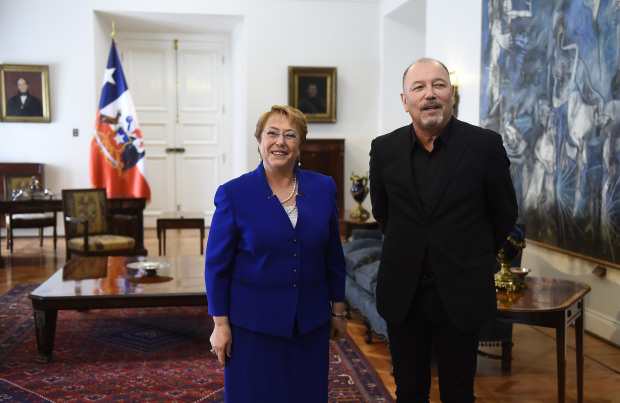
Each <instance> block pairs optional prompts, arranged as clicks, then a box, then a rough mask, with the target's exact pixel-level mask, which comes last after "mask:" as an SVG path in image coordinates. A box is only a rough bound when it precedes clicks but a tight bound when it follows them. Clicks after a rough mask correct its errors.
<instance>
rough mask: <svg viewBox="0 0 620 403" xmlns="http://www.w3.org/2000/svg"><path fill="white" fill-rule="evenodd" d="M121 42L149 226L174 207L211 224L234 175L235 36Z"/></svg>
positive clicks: (178, 211)
mask: <svg viewBox="0 0 620 403" xmlns="http://www.w3.org/2000/svg"><path fill="white" fill-rule="evenodd" d="M118 48H119V52H120V53H121V56H120V57H121V60H122V65H123V70H124V72H125V77H126V80H127V84H128V86H129V90H130V91H131V95H132V97H133V101H134V105H135V108H136V113H137V117H138V121H139V124H140V127H141V130H142V136H143V139H144V145H145V156H146V173H147V179H148V182H149V185H150V188H151V203H150V204H149V205H148V206H147V209H146V211H145V214H144V219H145V227H154V226H155V221H156V219H157V217H160V216H161V215H162V214H164V213H169V212H173V211H174V212H177V214H183V215H186V216H191V217H195V216H204V217H205V222H206V225H207V226H208V225H210V223H211V218H212V215H213V211H214V206H213V197H214V195H215V191H216V189H217V186H218V185H219V184H220V183H222V182H223V180H224V179H225V178H228V177H229V172H228V171H229V165H230V164H228V163H227V162H226V155H227V153H228V150H229V149H230V144H229V136H226V135H225V133H227V132H228V131H229V128H230V122H229V121H228V117H227V114H226V111H227V110H229V108H228V107H227V106H228V105H227V104H228V102H229V100H228V99H229V97H228V94H229V92H230V91H229V90H228V88H229V87H230V86H229V84H228V83H229V80H230V74H229V68H228V64H227V63H228V60H229V57H228V49H229V41H228V38H227V37H220V36H213V37H212V36H200V37H193V36H192V37H189V38H183V37H181V38H172V37H170V38H167V37H158V38H152V35H151V36H149V37H148V39H141V38H140V37H136V36H132V37H129V36H128V37H124V38H119V44H118Z"/></svg>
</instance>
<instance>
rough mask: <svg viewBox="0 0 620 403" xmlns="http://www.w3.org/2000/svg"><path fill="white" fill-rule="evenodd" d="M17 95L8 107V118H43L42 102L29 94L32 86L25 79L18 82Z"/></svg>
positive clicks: (8, 103)
mask: <svg viewBox="0 0 620 403" xmlns="http://www.w3.org/2000/svg"><path fill="white" fill-rule="evenodd" d="M16 84H17V94H16V95H15V96H13V97H12V98H11V99H9V101H8V102H7V105H6V115H7V116H43V104H42V103H41V100H40V99H39V98H37V97H35V96H34V95H31V94H30V93H29V92H28V88H29V86H30V84H29V83H28V80H26V79H25V78H24V77H20V78H18V79H17V81H16Z"/></svg>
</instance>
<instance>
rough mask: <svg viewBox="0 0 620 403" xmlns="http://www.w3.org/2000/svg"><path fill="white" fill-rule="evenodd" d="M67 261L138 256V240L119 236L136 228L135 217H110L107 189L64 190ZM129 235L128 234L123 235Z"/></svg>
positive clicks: (117, 215)
mask: <svg viewBox="0 0 620 403" xmlns="http://www.w3.org/2000/svg"><path fill="white" fill-rule="evenodd" d="M62 209H63V213H64V215H65V220H64V221H65V239H66V244H67V260H68V259H71V255H72V254H77V255H80V256H113V255H115V256H119V255H120V256H122V255H135V254H136V240H135V239H134V238H132V237H128V236H124V235H116V234H117V233H119V232H121V231H119V230H121V229H122V227H125V228H126V227H127V226H132V227H135V226H136V225H137V220H136V217H133V216H128V215H123V214H115V215H110V214H108V206H107V196H106V189H105V188H98V189H63V191H62ZM122 232H124V233H126V231H122Z"/></svg>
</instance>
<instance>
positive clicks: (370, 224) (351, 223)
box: [341, 210, 379, 239]
mask: <svg viewBox="0 0 620 403" xmlns="http://www.w3.org/2000/svg"><path fill="white" fill-rule="evenodd" d="M349 212H350V210H345V212H344V216H343V217H342V218H341V220H342V221H343V222H344V236H345V239H349V237H350V236H351V231H353V230H354V229H358V228H359V229H379V224H378V223H377V222H376V221H375V219H374V218H372V215H371V216H370V218H368V219H367V220H365V221H362V220H360V219H358V218H351V217H349ZM341 230H342V227H341Z"/></svg>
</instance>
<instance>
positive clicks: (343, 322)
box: [329, 318, 347, 340]
mask: <svg viewBox="0 0 620 403" xmlns="http://www.w3.org/2000/svg"><path fill="white" fill-rule="evenodd" d="M346 332H347V319H346V318H332V322H331V326H330V329H329V338H330V339H331V340H340V339H341V338H342V337H343V336H344V334H345V333H346Z"/></svg>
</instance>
